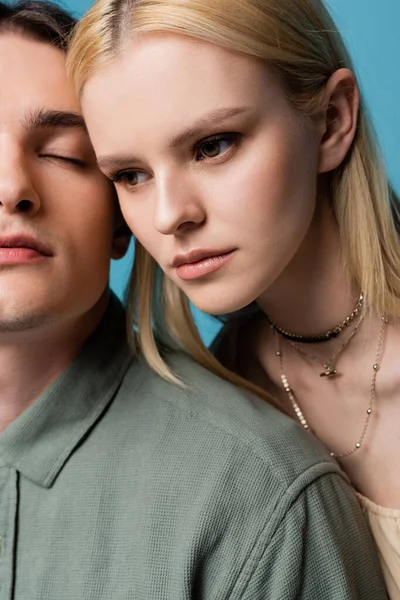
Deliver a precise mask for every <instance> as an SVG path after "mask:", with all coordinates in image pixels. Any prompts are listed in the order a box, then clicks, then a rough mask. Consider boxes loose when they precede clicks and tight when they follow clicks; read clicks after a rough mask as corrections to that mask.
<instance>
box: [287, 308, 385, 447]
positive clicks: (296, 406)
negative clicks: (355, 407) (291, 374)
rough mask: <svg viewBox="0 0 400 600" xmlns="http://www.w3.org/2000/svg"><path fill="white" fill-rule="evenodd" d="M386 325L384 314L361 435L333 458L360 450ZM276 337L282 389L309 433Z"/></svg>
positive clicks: (374, 390)
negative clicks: (287, 374) (284, 366)
mask: <svg viewBox="0 0 400 600" xmlns="http://www.w3.org/2000/svg"><path fill="white" fill-rule="evenodd" d="M387 323H388V320H387V317H386V314H384V315H383V316H382V325H381V329H380V333H379V340H378V348H377V350H376V355H375V363H374V365H373V367H372V369H373V374H372V381H371V387H370V394H369V403H368V408H367V410H366V418H365V421H364V426H363V428H362V431H361V435H360V437H359V439H358V441H357V442H356V443H355V444H354V446H353V447H352V448H350V449H349V450H347V451H346V452H342V453H340V454H336V452H331V453H330V454H331V456H333V457H334V458H347V457H348V456H351V455H352V454H354V452H357V450H360V448H361V446H362V444H363V442H364V439H365V435H366V433H367V429H368V425H369V423H370V420H371V415H372V412H373V406H374V401H375V392H376V376H377V373H378V371H379V368H380V360H381V354H382V346H383V339H384V334H385V325H386V324H387ZM276 337H277V338H278V350H277V352H276V356H277V357H278V359H279V366H280V371H281V381H282V385H283V388H284V390H285V392H286V393H287V395H288V398H289V400H290V402H291V404H292V407H293V410H294V412H295V413H296V416H297V418H298V420H299V421H300V423H301V425H302V426H303V427H304V429H306V430H307V431H311V429H310V426H309V424H308V422H307V419H306V418H305V416H304V413H303V411H302V410H301V408H300V406H299V404H298V401H297V399H296V396H295V394H294V392H293V390H292V388H291V387H290V384H289V381H288V378H287V376H286V375H285V373H284V370H283V353H282V346H281V339H280V336H276Z"/></svg>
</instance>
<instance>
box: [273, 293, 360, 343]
mask: <svg viewBox="0 0 400 600" xmlns="http://www.w3.org/2000/svg"><path fill="white" fill-rule="evenodd" d="M363 304H364V293H363V292H361V294H360V295H359V297H358V300H357V302H356V304H355V306H354V308H353V310H352V312H351V313H350V314H349V316H348V317H346V318H345V319H344V320H343V321H342V322H341V323H339V324H338V325H336V327H333V328H332V329H329V330H328V331H325V332H324V333H318V334H316V335H310V336H307V335H303V334H301V333H290V332H289V331H286V330H285V329H282V327H279V326H278V325H277V324H276V323H275V322H274V321H273V320H272V319H271V317H269V316H268V315H267V314H265V318H266V319H267V321H268V323H269V324H270V325H271V327H272V329H274V330H275V331H277V332H278V333H280V334H281V336H283V337H284V338H286V339H287V340H291V341H292V342H301V343H302V344H316V343H318V342H327V341H329V340H332V339H334V338H336V337H338V335H340V334H341V333H342V331H344V330H345V329H346V328H347V327H348V326H349V325H350V323H352V321H354V319H355V318H356V316H357V315H358V314H359V313H360V311H361V309H362V307H363Z"/></svg>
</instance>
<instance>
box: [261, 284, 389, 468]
mask: <svg viewBox="0 0 400 600" xmlns="http://www.w3.org/2000/svg"><path fill="white" fill-rule="evenodd" d="M363 301H364V295H363V294H362V293H361V294H360V296H359V298H358V300H357V303H356V305H355V307H354V309H353V311H352V312H351V314H350V315H349V316H348V317H347V318H346V319H345V320H344V321H342V322H341V323H340V324H339V325H337V326H336V327H334V328H333V329H330V330H329V331H327V332H324V333H321V334H318V335H316V336H309V337H307V336H303V335H300V334H293V333H289V332H288V331H285V330H284V329H282V328H280V327H278V326H277V325H276V324H275V323H274V322H273V321H272V320H271V319H270V318H269V317H268V316H267V320H268V322H269V324H270V326H271V328H272V329H273V332H274V334H275V337H276V339H277V350H276V353H275V354H276V357H277V359H278V361H279V368H280V378H281V382H282V386H283V389H284V390H285V392H286V394H287V397H288V399H289V401H290V403H291V405H292V408H293V410H294V412H295V414H296V417H297V419H298V420H299V422H300V423H301V425H302V426H303V427H304V429H305V430H306V431H308V432H311V428H310V426H309V424H308V421H307V419H306V417H305V415H304V413H303V411H302V409H301V408H300V406H299V402H298V399H297V397H296V394H295V392H294V390H293V388H292V387H291V385H290V383H289V380H288V377H287V374H286V373H285V370H284V364H283V345H282V341H283V340H284V341H285V342H286V343H287V344H288V345H289V346H290V347H291V348H293V350H295V351H296V352H298V353H299V354H300V355H301V356H303V357H304V358H308V359H310V360H312V361H313V362H316V363H319V364H321V365H322V366H323V371H322V372H321V373H320V374H319V376H320V377H324V378H326V379H327V380H330V379H332V378H335V377H336V376H337V375H338V371H337V368H336V363H337V361H338V359H339V357H340V356H341V355H342V353H343V352H344V350H345V349H346V348H348V347H349V345H350V343H351V341H352V340H353V338H354V336H355V335H356V334H357V332H358V331H359V329H360V326H361V324H362V322H363V320H364V316H365V313H361V309H362V307H363ZM357 316H359V318H358V321H357V322H356V324H355V326H354V328H353V330H352V332H351V333H350V335H348V337H347V339H346V340H344V342H343V343H342V345H341V346H340V347H339V348H338V349H337V350H336V351H335V352H334V354H333V355H332V356H331V357H330V358H329V359H327V360H323V359H321V358H320V357H318V356H315V355H313V354H311V353H308V352H307V351H306V350H304V349H303V348H302V347H301V346H299V345H298V344H299V343H300V342H301V343H311V342H314V343H315V342H321V341H328V340H330V339H333V338H335V337H338V335H340V334H341V333H342V332H343V331H344V330H345V329H347V327H348V325H350V323H351V322H353V321H354V319H355V318H356V317H357ZM387 323H388V320H387V316H386V314H384V315H383V316H382V318H381V327H380V331H379V338H378V346H377V349H376V353H375V362H374V364H373V366H372V380H371V385H370V392H369V399H368V405H367V408H366V411H365V419H364V423H363V426H362V428H361V432H360V435H359V437H358V438H357V440H356V441H355V443H354V444H353V445H352V446H351V447H350V448H349V449H348V450H346V451H344V452H341V453H336V452H330V454H331V456H332V457H334V458H337V459H343V458H347V457H349V456H351V455H352V454H354V453H355V452H357V451H358V450H360V448H361V447H362V445H363V443H364V439H365V436H366V433H367V430H368V426H369V424H370V421H371V416H372V414H373V411H374V402H375V396H376V377H377V374H378V371H379V369H380V363H381V355H382V347H383V341H384V335H385V327H386V324H387Z"/></svg>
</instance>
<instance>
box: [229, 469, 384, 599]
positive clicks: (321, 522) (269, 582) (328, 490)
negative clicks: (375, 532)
mask: <svg viewBox="0 0 400 600" xmlns="http://www.w3.org/2000/svg"><path fill="white" fill-rule="evenodd" d="M338 478H339V476H338V475H334V474H330V475H325V476H323V477H320V478H319V479H317V480H315V481H314V482H312V483H311V484H310V485H309V486H308V487H307V488H306V489H305V490H303V491H302V492H301V494H300V495H299V496H298V497H297V499H296V500H295V501H294V502H293V504H292V505H291V506H290V507H289V509H288V511H287V512H286V514H285V515H284V516H283V517H282V520H281V522H280V524H279V525H278V527H277V529H276V531H275V533H274V535H273V536H272V539H270V540H269V542H268V543H265V540H264V538H263V537H262V536H261V537H260V539H259V540H258V543H257V544H256V546H255V548H254V551H253V553H252V556H251V558H250V559H249V561H248V562H247V564H246V568H245V569H244V571H243V573H242V578H240V579H239V580H238V582H237V586H235V590H234V592H233V594H232V596H231V600H238V599H239V598H240V600H295V599H296V600H303V599H304V600H353V599H354V600H364V599H365V600H381V599H382V600H383V599H385V600H386V599H387V594H386V592H385V587H384V583H383V579H382V574H381V571H380V567H379V564H378V559H377V557H376V555H375V553H374V552H373V548H374V546H373V542H372V539H371V535H370V533H369V530H368V528H367V526H366V523H365V522H364V520H362V519H361V518H360V510H359V507H358V505H357V502H358V501H357V499H356V497H355V496H354V493H353V491H352V490H351V488H350V487H349V486H346V485H338ZM328 500H329V501H328Z"/></svg>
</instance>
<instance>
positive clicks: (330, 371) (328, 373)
mask: <svg viewBox="0 0 400 600" xmlns="http://www.w3.org/2000/svg"><path fill="white" fill-rule="evenodd" d="M336 375H337V371H336V369H333V368H332V367H328V366H327V367H325V371H324V372H323V373H320V374H319V376H320V377H328V379H329V378H330V377H335V376H336Z"/></svg>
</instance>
